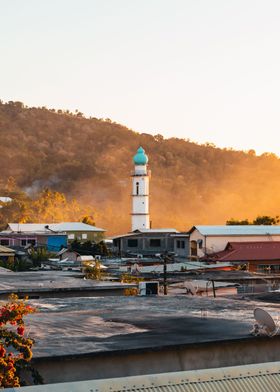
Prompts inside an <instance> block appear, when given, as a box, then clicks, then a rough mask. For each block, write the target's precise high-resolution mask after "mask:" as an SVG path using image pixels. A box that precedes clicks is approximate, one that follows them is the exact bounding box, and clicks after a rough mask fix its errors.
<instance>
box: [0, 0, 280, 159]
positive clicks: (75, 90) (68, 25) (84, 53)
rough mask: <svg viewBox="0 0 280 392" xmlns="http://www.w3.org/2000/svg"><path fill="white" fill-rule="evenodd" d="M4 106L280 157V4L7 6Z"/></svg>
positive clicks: (66, 1) (135, 1)
mask: <svg viewBox="0 0 280 392" xmlns="http://www.w3.org/2000/svg"><path fill="white" fill-rule="evenodd" d="M0 6H1V8H0V10H1V11H0V99H2V100H3V101H8V100H14V101H16V100H18V101H22V102H24V103H25V104H27V105H28V106H47V107H49V108H56V109H70V110H75V109H79V110H80V111H82V112H83V113H85V114H86V115H87V116H93V117H98V118H100V117H102V118H107V117H109V118H111V119H112V120H113V121H117V122H119V123H121V124H124V125H126V126H128V127H129V128H132V129H134V130H136V131H140V132H146V133H152V134H157V133H161V134H162V135H164V136H165V137H172V136H175V137H180V138H190V139H191V140H194V141H197V142H200V143H203V142H212V143H215V144H216V145H217V146H222V147H225V146H227V147H233V148H236V149H245V150H248V149H255V150H256V151H257V152H258V153H262V152H264V151H272V152H275V153H277V154H279V155H280V110H279V106H280V2H279V0H0Z"/></svg>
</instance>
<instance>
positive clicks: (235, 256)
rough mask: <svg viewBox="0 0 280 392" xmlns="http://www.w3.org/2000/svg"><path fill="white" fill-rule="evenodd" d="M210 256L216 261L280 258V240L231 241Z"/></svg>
mask: <svg viewBox="0 0 280 392" xmlns="http://www.w3.org/2000/svg"><path fill="white" fill-rule="evenodd" d="M209 256H210V258H211V259H212V260H216V261H250V260H252V261H253V260H264V261H268V260H280V241H263V242H229V243H228V244H227V246H226V248H225V250H223V251H221V252H217V253H215V254H213V255H209Z"/></svg>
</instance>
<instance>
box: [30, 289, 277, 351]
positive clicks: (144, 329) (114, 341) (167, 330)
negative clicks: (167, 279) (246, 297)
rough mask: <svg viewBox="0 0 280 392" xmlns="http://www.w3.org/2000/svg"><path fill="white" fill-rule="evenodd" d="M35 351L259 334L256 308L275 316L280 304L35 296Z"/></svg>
mask: <svg viewBox="0 0 280 392" xmlns="http://www.w3.org/2000/svg"><path fill="white" fill-rule="evenodd" d="M30 302H31V303H32V304H33V305H35V306H37V307H38V309H39V312H38V313H36V314H33V315H31V316H29V317H28V322H27V324H28V325H29V327H28V328H29V333H30V336H31V337H33V338H35V340H36V344H35V346H34V357H35V358H43V357H63V356H73V355H98V354H101V353H108V352H117V351H118V352H122V351H127V350H137V351H139V350H145V349H147V348H149V349H152V350H157V349H159V348H162V347H168V346H169V347H175V346H184V345H200V344H205V343H207V342H208V343H209V342H229V341H240V340H242V339H251V338H252V339H255V338H254V337H253V336H251V335H250V334H249V331H250V329H251V327H252V323H253V322H254V319H253V310H254V308H255V307H262V308H264V309H266V310H267V311H269V312H270V314H271V315H272V316H273V317H276V316H279V305H277V304H267V303H263V302H262V303H258V302H253V301H240V300H239V301H236V300H231V299H222V298H216V299H213V298H207V297H203V298H200V297H185V296H178V297H91V298H79V297H75V298H51V299H43V300H32V301H30Z"/></svg>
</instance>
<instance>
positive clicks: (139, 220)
mask: <svg viewBox="0 0 280 392" xmlns="http://www.w3.org/2000/svg"><path fill="white" fill-rule="evenodd" d="M133 162H134V165H135V166H134V173H133V174H132V212H131V231H134V230H140V229H149V228H150V213H149V173H148V169H147V164H148V157H147V155H146V154H145V151H144V149H143V148H142V147H139V148H138V150H137V153H136V155H134V157H133Z"/></svg>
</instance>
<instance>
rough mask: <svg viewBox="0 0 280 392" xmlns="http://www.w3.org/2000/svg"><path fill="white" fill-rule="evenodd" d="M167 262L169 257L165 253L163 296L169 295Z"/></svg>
mask: <svg viewBox="0 0 280 392" xmlns="http://www.w3.org/2000/svg"><path fill="white" fill-rule="evenodd" d="M167 261H168V256H167V252H165V254H164V256H163V294H164V295H167Z"/></svg>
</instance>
